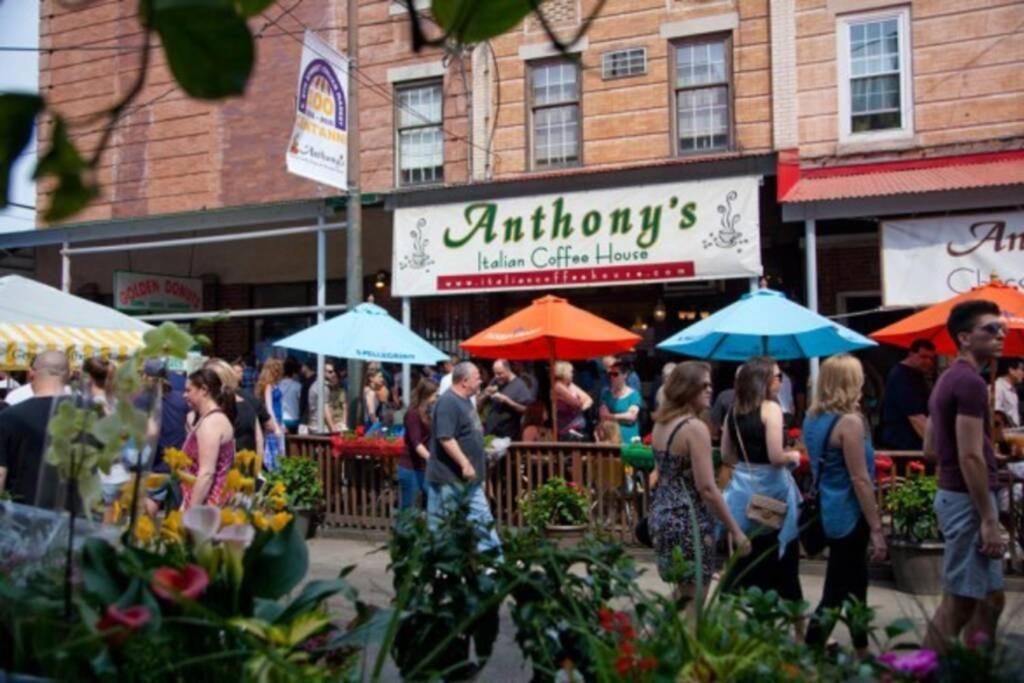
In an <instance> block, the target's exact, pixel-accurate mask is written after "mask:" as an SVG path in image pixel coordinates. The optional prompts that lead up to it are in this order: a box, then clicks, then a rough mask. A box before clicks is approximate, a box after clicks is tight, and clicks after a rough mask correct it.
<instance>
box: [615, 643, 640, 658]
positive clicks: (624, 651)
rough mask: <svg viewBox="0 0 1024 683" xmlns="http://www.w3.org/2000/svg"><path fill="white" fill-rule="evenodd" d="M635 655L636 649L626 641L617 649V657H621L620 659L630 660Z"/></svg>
mask: <svg viewBox="0 0 1024 683" xmlns="http://www.w3.org/2000/svg"><path fill="white" fill-rule="evenodd" d="M635 654H636V647H634V645H633V643H631V642H629V641H628V640H627V641H626V642H624V643H623V644H622V645H621V647H619V655H621V656H622V657H630V658H632V657H633V655H635Z"/></svg>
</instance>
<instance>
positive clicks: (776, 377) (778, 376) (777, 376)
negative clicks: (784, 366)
mask: <svg viewBox="0 0 1024 683" xmlns="http://www.w3.org/2000/svg"><path fill="white" fill-rule="evenodd" d="M775 379H777V380H781V379H782V373H781V372H776V373H775Z"/></svg>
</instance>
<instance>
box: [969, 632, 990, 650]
mask: <svg viewBox="0 0 1024 683" xmlns="http://www.w3.org/2000/svg"><path fill="white" fill-rule="evenodd" d="M989 642H990V641H989V637H988V634H987V633H985V632H984V631H981V630H978V631H975V632H974V633H972V634H971V635H970V636H968V637H967V647H969V648H971V649H972V650H980V649H982V648H985V647H988V645H989Z"/></svg>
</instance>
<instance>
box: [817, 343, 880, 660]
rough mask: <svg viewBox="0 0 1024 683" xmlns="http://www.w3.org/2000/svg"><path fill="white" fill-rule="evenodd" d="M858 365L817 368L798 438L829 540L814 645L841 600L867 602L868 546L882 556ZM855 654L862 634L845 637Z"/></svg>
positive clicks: (864, 641) (838, 362)
mask: <svg viewBox="0 0 1024 683" xmlns="http://www.w3.org/2000/svg"><path fill="white" fill-rule="evenodd" d="M863 387H864V368H863V367H862V366H861V364H860V361H859V360H857V359H856V358H854V357H853V356H851V355H849V354H841V355H838V356H833V357H832V358H829V359H828V360H826V361H825V362H824V363H822V365H821V371H820V373H819V375H818V386H817V391H816V392H815V398H814V403H813V404H812V405H811V409H810V410H809V411H808V413H807V417H806V419H804V428H803V438H804V443H805V444H806V446H807V454H808V456H809V457H810V460H811V472H812V474H813V476H814V481H815V482H816V486H817V490H818V496H819V498H818V500H819V503H820V510H821V524H822V527H823V528H824V531H825V538H826V539H827V541H828V549H829V552H828V568H827V569H826V571H825V589H824V591H823V593H822V596H821V602H820V603H819V604H818V608H817V610H815V612H814V616H813V617H812V618H811V626H810V628H809V629H808V631H807V642H808V644H811V645H820V644H823V643H824V642H825V640H826V639H827V638H828V636H829V634H828V632H827V631H826V630H825V627H824V625H823V622H824V621H825V619H824V615H825V613H826V610H829V609H830V608H838V607H841V606H842V604H843V602H844V601H845V600H847V599H853V600H858V601H860V602H861V603H862V604H866V602H867V595H868V555H867V551H868V546H869V544H870V546H871V559H872V560H875V561H879V560H882V559H883V558H884V557H885V552H886V547H885V536H884V534H883V533H882V520H881V516H880V515H879V512H878V505H877V504H876V502H875V490H874V480H875V451H874V448H873V447H872V445H871V431H870V430H869V429H868V428H867V425H866V421H865V419H864V416H863V415H862V414H861V412H860V399H861V391H862V389H863ZM850 636H851V638H852V640H853V645H854V647H856V648H857V652H858V654H860V655H861V656H864V655H866V654H867V647H868V634H867V632H866V631H862V630H859V629H858V630H855V631H852V632H851V633H850Z"/></svg>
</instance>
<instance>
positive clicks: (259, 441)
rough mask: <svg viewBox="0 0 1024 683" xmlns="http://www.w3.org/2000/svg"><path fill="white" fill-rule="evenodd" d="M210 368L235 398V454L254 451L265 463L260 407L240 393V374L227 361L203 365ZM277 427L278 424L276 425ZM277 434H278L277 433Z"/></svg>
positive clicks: (260, 461)
mask: <svg viewBox="0 0 1024 683" xmlns="http://www.w3.org/2000/svg"><path fill="white" fill-rule="evenodd" d="M203 366H204V367H207V368H210V369H211V370H213V371H214V372H215V373H217V376H218V377H220V382H221V385H222V386H223V388H224V391H225V392H228V393H230V394H231V395H233V396H234V397H235V406H236V408H237V410H236V412H235V418H234V420H233V421H232V427H233V428H234V430H235V452H236V453H237V452H240V451H245V450H252V451H255V453H256V457H257V462H259V463H261V464H262V462H263V427H262V425H261V424H260V418H259V411H258V408H259V405H258V404H254V403H252V402H251V401H247V400H246V399H245V397H244V396H242V394H241V393H240V392H239V389H238V383H239V377H238V373H237V372H236V371H235V369H234V368H233V367H231V366H230V365H229V364H228V362H227V361H225V360H222V359H220V358H211V359H209V360H208V361H206V362H205V363H204V364H203ZM274 426H275V427H276V424H275V425H274ZM275 433H276V432H275Z"/></svg>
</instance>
